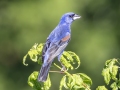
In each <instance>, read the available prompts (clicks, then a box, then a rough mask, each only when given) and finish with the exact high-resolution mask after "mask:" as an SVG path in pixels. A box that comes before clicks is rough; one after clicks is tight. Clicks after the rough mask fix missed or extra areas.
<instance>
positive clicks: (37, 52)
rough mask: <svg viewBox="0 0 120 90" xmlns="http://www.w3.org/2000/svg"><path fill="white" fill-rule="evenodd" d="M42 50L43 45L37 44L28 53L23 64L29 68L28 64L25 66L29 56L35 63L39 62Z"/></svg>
mask: <svg viewBox="0 0 120 90" xmlns="http://www.w3.org/2000/svg"><path fill="white" fill-rule="evenodd" d="M42 48H43V43H41V44H39V45H38V44H37V43H35V44H34V45H33V46H32V48H31V49H30V50H29V51H28V53H27V54H26V55H25V56H24V57H23V64H24V65H25V66H27V65H28V64H25V61H26V58H27V56H29V57H30V59H31V60H32V61H33V62H37V61H38V57H40V55H41V53H42ZM38 55H39V56H38Z"/></svg>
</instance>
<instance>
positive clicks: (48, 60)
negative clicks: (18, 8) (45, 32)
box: [38, 12, 80, 82]
mask: <svg viewBox="0 0 120 90" xmlns="http://www.w3.org/2000/svg"><path fill="white" fill-rule="evenodd" d="M78 18H80V16H79V15H77V14H74V13H72V12H70V13H66V14H64V15H63V16H62V18H61V20H60V22H59V24H58V25H57V27H56V28H55V29H54V30H53V31H52V32H51V33H50V35H49V36H48V38H47V41H46V43H45V45H44V48H43V53H42V60H43V64H42V67H41V70H40V73H39V75H38V81H42V82H44V81H46V79H47V76H48V72H49V69H50V66H51V64H52V62H53V60H54V58H55V57H57V56H58V60H60V56H61V55H62V53H63V51H64V49H65V48H66V46H67V45H68V43H69V41H70V38H71V29H70V26H71V24H72V22H73V21H74V20H76V19H78Z"/></svg>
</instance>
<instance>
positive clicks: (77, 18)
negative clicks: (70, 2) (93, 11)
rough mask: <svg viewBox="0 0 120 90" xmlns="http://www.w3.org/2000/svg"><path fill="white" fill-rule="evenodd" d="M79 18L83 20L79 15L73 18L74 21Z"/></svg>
mask: <svg viewBox="0 0 120 90" xmlns="http://www.w3.org/2000/svg"><path fill="white" fill-rule="evenodd" d="M79 18H81V16H79V15H77V14H75V15H74V16H73V20H76V19H79Z"/></svg>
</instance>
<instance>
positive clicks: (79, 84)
mask: <svg viewBox="0 0 120 90" xmlns="http://www.w3.org/2000/svg"><path fill="white" fill-rule="evenodd" d="M91 85H92V80H91V79H90V78H89V77H88V76H87V75H86V74H83V73H76V74H72V75H71V74H68V75H65V76H63V78H62V80H61V82H60V90H62V87H64V88H66V89H69V90H79V89H84V90H91V89H90V86H91Z"/></svg>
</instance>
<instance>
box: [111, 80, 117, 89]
mask: <svg viewBox="0 0 120 90" xmlns="http://www.w3.org/2000/svg"><path fill="white" fill-rule="evenodd" d="M110 87H111V88H112V90H118V87H117V84H116V82H113V83H112V84H111V86H110Z"/></svg>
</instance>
